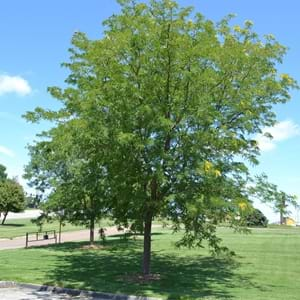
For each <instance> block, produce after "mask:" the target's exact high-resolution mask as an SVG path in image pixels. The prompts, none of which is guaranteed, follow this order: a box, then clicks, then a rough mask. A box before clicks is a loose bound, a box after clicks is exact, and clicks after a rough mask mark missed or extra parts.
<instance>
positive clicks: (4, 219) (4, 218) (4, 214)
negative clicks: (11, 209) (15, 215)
mask: <svg viewBox="0 0 300 300" xmlns="http://www.w3.org/2000/svg"><path fill="white" fill-rule="evenodd" d="M7 215H8V211H6V212H5V213H3V220H2V223H1V225H4V223H5V221H6V217H7Z"/></svg>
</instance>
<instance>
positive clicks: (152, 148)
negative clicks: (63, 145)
mask: <svg viewBox="0 0 300 300" xmlns="http://www.w3.org/2000/svg"><path fill="white" fill-rule="evenodd" d="M118 2H119V3H120V4H121V8H122V9H121V13H120V14H119V15H113V16H112V17H110V18H109V19H108V20H106V21H105V22H104V26H105V31H104V35H103V37H102V38H100V39H99V40H89V39H88V38H87V37H86V35H85V34H84V33H81V32H77V33H76V34H75V35H74V36H73V39H72V45H73V47H72V49H71V57H70V62H68V63H65V64H64V65H65V66H66V67H67V68H68V69H69V70H70V75H69V77H68V78H67V79H66V84H67V87H66V88H64V89H61V88H59V87H52V88H50V89H49V91H50V93H51V94H52V96H54V97H55V98H57V99H58V100H60V101H61V104H62V108H61V109H60V110H59V111H48V110H44V109H42V108H37V109H36V110H35V112H32V113H28V114H27V118H28V119H29V120H32V121H38V120H40V119H46V120H52V121H55V122H56V124H57V126H58V127H57V128H60V129H59V130H61V132H62V133H63V132H64V131H63V129H64V128H66V127H68V126H69V124H72V126H73V131H74V132H75V131H76V132H77V134H78V138H77V139H76V140H73V142H72V144H71V148H72V147H80V149H82V151H83V153H85V156H84V161H85V160H88V159H89V158H90V157H92V161H93V162H98V165H95V168H101V169H102V170H104V173H103V174H102V175H104V176H105V178H106V180H107V182H108V190H109V194H110V205H109V206H110V209H111V212H112V214H113V215H114V217H115V219H116V222H118V223H123V224H128V223H132V222H133V223H137V224H141V225H142V229H143V232H144V255H143V264H142V266H143V267H142V270H143V273H144V274H145V275H148V274H149V273H150V258H151V228H152V220H153V218H154V217H156V216H163V217H166V218H168V219H170V220H172V221H173V224H174V227H173V228H174V230H180V229H181V228H182V226H184V235H183V238H182V240H181V241H179V243H178V244H179V245H186V246H190V247H191V246H200V245H201V244H202V241H203V240H208V242H209V246H210V247H211V248H212V249H213V250H215V251H217V252H218V251H220V250H222V247H220V245H219V242H220V240H219V238H218V237H217V236H216V225H217V224H218V222H219V221H222V220H230V222H231V223H232V224H233V225H234V226H235V225H236V226H238V225H239V222H238V219H239V218H236V216H237V215H240V214H241V213H242V211H243V210H244V209H245V207H247V205H248V204H247V201H248V195H247V188H246V180H247V176H248V170H247V167H246V165H245V162H250V163H252V164H256V163H257V155H258V154H259V149H258V146H257V143H256V141H255V140H254V137H255V135H256V134H258V133H260V132H261V128H263V127H265V126H272V125H273V124H274V123H275V121H276V118H275V114H274V112H273V111H272V108H273V106H274V105H275V104H277V103H285V102H286V101H288V100H289V98H290V96H289V89H290V88H293V87H296V86H297V85H296V83H295V81H294V80H293V79H292V78H291V77H289V76H288V75H287V74H283V75H281V76H280V75H279V74H278V71H277V68H276V67H277V64H278V63H281V61H282V57H283V55H284V54H285V51H286V48H285V47H283V46H281V45H280V44H279V43H278V42H277V41H276V40H275V39H274V38H273V37H272V36H265V37H264V38H260V37H259V36H258V35H257V34H256V33H255V32H254V31H253V30H252V23H251V22H250V21H246V22H245V24H244V25H243V26H242V27H240V26H234V27H231V26H230V24H229V23H230V19H231V18H230V17H227V18H225V19H223V20H221V21H220V22H219V23H216V24H215V23H213V22H212V21H210V20H207V19H205V18H204V16H203V15H201V14H199V13H193V12H192V9H191V8H180V7H179V6H178V4H177V3H176V2H175V1H171V0H150V1H149V3H148V4H145V3H143V2H140V1H131V0H119V1H118ZM62 135H63V134H62ZM51 138H53V137H51V136H50V139H51ZM35 147H38V145H36V146H35ZM89 149H90V151H88V150H89ZM91 170H92V169H91ZM79 175H80V174H79ZM33 177H34V174H33ZM79 184H81V183H79Z"/></svg>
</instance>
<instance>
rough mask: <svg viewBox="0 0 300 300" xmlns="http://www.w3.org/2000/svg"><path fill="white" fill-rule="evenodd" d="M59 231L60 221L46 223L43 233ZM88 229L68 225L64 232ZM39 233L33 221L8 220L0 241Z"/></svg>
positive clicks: (0, 234)
mask: <svg viewBox="0 0 300 300" xmlns="http://www.w3.org/2000/svg"><path fill="white" fill-rule="evenodd" d="M107 225H108V221H107V220H104V221H103V224H102V226H107ZM58 229H59V223H58V221H55V222H53V223H45V224H44V225H43V227H42V230H43V231H47V230H56V231H58ZM81 229H86V227H84V226H75V225H72V224H66V225H65V226H63V227H62V231H63V232H64V231H75V230H81ZM36 231H39V227H38V226H37V225H36V224H34V223H32V222H31V219H16V220H10V219H9V220H7V221H6V224H4V225H0V239H4V238H14V237H19V236H25V235H26V232H36Z"/></svg>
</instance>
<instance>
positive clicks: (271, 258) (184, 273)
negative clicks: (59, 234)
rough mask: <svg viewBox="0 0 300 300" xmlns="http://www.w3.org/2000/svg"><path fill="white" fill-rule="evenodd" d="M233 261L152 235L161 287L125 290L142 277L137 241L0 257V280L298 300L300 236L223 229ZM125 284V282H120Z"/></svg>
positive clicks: (178, 295)
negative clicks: (244, 232)
mask: <svg viewBox="0 0 300 300" xmlns="http://www.w3.org/2000/svg"><path fill="white" fill-rule="evenodd" d="M219 232H220V235H221V236H222V237H223V239H224V244H226V245H228V246H229V247H230V248H231V249H232V250H234V251H235V252H236V254H237V255H236V257H235V258H234V259H233V260H228V259H225V258H213V257H211V256H209V254H208V251H207V249H197V250H195V249H194V250H186V249H177V248H175V247H174V242H175V241H176V240H177V239H178V238H179V237H180V234H175V235H172V234H170V231H169V230H167V229H156V232H155V234H154V235H153V260H152V271H153V273H159V274H160V277H161V278H160V280H158V281H153V282H150V283H143V284H141V283H136V282H128V281H126V278H127V279H128V278H132V276H131V275H134V274H136V273H138V272H139V270H140V262H141V249H142V241H141V240H140V239H138V240H136V241H134V240H129V241H124V240H122V239H120V237H111V238H108V240H107V242H106V246H105V249H101V250H86V249H82V246H83V245H84V244H83V243H66V244H62V245H56V246H55V245H54V246H50V247H40V248H32V249H28V250H23V249H22V250H6V251H0V261H1V265H0V280H15V281H19V282H31V283H42V284H51V285H59V286H67V287H76V288H82V289H91V290H98V291H103V292H112V293H127V294H136V295H149V296H150V295H151V296H157V297H162V298H164V299H181V300H183V299H184V300H186V299H207V300H208V299H243V300H250V299H251V300H253V299H254V300H256V299H264V300H265V299H272V300H273V299H274V300H276V299H278V300H279V299H280V300H282V299H295V300H296V299H297V300H298V299H300V298H299V297H300V276H299V274H300V230H299V229H293V228H291V229H280V228H277V229H253V231H252V234H248V235H243V234H238V233H233V232H232V231H231V230H230V229H229V228H221V229H220V230H219ZM124 278H125V279H124Z"/></svg>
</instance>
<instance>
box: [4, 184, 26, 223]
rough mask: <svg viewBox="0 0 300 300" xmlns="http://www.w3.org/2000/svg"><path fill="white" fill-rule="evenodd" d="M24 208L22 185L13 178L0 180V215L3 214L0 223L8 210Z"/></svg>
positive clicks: (21, 209)
mask: <svg viewBox="0 0 300 300" xmlns="http://www.w3.org/2000/svg"><path fill="white" fill-rule="evenodd" d="M24 208H25V194H24V190H23V188H22V186H21V185H20V184H19V183H18V182H17V181H16V180H13V179H6V180H5V181H2V182H0V215H1V214H3V219H2V223H1V224H2V225H3V224H4V223H5V221H6V217H7V215H8V213H9V212H15V213H17V212H21V211H23V210H24Z"/></svg>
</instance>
